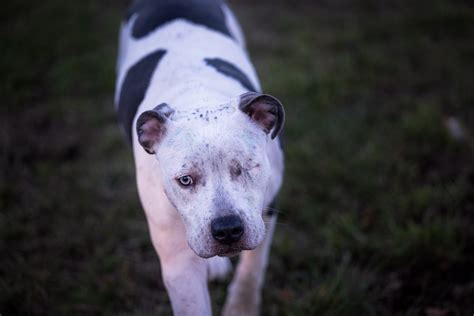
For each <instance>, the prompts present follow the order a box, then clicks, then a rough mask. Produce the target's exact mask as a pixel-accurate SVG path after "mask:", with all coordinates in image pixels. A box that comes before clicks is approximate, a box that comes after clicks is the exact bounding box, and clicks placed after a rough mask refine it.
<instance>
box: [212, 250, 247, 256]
mask: <svg viewBox="0 0 474 316" xmlns="http://www.w3.org/2000/svg"><path fill="white" fill-rule="evenodd" d="M241 251H242V250H237V249H229V250H226V251H223V252H220V253H218V254H217V255H218V256H219V257H234V256H236V255H238V254H239V253H240V252H241Z"/></svg>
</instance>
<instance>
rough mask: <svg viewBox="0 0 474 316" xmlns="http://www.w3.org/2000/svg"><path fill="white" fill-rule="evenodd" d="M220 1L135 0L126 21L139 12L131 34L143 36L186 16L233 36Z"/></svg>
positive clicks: (137, 36) (190, 19)
mask: <svg viewBox="0 0 474 316" xmlns="http://www.w3.org/2000/svg"><path fill="white" fill-rule="evenodd" d="M222 5H223V3H222V1H220V0H159V1H157V0H135V1H134V2H133V4H132V5H131V6H130V8H129V10H128V12H127V21H128V20H129V19H130V18H131V17H132V16H133V15H134V14H138V17H137V19H136V20H135V24H134V25H133V30H132V35H133V37H135V38H142V37H145V36H146V35H148V34H149V33H150V32H152V31H153V30H155V29H156V28H158V27H160V26H162V25H164V24H166V23H168V22H171V21H173V20H176V19H180V18H181V19H186V20H189V21H191V22H193V23H196V24H200V25H204V26H206V27H208V28H210V29H213V30H215V31H217V32H220V33H222V34H224V35H226V36H229V37H232V35H231V33H230V31H229V29H228V27H227V24H226V18H225V14H224V11H223V10H222Z"/></svg>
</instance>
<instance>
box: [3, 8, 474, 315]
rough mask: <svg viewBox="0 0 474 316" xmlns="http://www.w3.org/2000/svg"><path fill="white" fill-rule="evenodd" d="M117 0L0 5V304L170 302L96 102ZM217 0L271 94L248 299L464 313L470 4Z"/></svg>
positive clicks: (19, 307)
mask: <svg viewBox="0 0 474 316" xmlns="http://www.w3.org/2000/svg"><path fill="white" fill-rule="evenodd" d="M127 4H128V1H124V0H121V1H117V0H114V1H112V0H102V1H97V0H82V1H61V0H44V1H33V0H10V1H6V2H5V3H3V4H2V10H1V12H0V17H1V18H0V34H1V52H0V56H1V58H0V74H1V80H0V95H1V106H0V314H1V315H5V316H10V315H149V314H152V313H155V314H159V315H167V314H170V305H169V301H168V298H167V295H166V292H165V290H164V287H163V284H162V282H161V276H160V270H159V265H158V259H157V257H156V255H155V253H154V251H153V248H152V245H151V243H150V241H149V236H148V230H147V226H146V222H145V217H144V214H143V211H142V209H141V207H140V204H139V201H138V197H137V191H136V186H135V179H134V168H133V159H132V155H131V151H130V149H129V148H128V146H127V144H126V142H125V140H124V137H123V136H122V134H121V133H120V130H119V127H118V124H117V120H116V116H115V113H114V109H113V91H114V81H115V57H116V48H117V34H118V26H119V23H120V19H121V17H122V16H123V15H124V12H125V9H126V6H127ZM230 5H231V6H232V7H233V9H234V10H235V11H236V14H237V15H238V17H239V18H240V21H241V24H242V25H243V28H244V30H245V34H246V36H247V41H248V46H249V50H250V55H251V56H252V59H253V62H254V64H255V66H256V68H257V70H258V73H259V75H260V78H261V81H262V83H263V87H264V91H265V92H267V93H270V94H273V95H275V96H277V97H278V98H279V99H281V100H282V101H283V104H284V105H285V107H286V111H287V124H286V127H285V139H284V147H285V151H286V166H287V169H286V181H285V185H284V188H283V190H282V193H281V196H280V204H279V208H278V209H279V225H278V228H277V232H276V236H275V240H274V244H273V247H272V254H271V259H270V264H269V269H268V274H267V279H266V285H265V290H264V296H263V314H264V315H428V316H444V315H472V313H474V229H473V225H474V165H473V162H474V159H473V156H474V138H473V135H474V106H473V105H474V91H473V74H474V3H473V2H472V1H463V0H431V1H428V0H420V1H412V0H399V1H396V0H360V1H350V0H315V1H309V0H307V1H290V0H287V1H284V0H259V1H250V0H245V1H244V0H239V1H237V0H234V1H230ZM225 289H226V284H221V283H215V284H211V291H212V296H213V298H214V299H213V304H214V305H213V308H214V311H215V312H217V311H218V310H220V308H221V307H222V305H223V302H224V297H225Z"/></svg>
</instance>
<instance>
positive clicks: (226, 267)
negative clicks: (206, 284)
mask: <svg viewBox="0 0 474 316" xmlns="http://www.w3.org/2000/svg"><path fill="white" fill-rule="evenodd" d="M231 271H232V263H231V262H230V260H229V258H226V257H217V256H216V257H212V258H209V259H207V272H208V276H209V280H211V281H214V280H224V279H225V278H226V276H227V275H228V274H229V273H230V272H231Z"/></svg>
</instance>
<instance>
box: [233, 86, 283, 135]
mask: <svg viewBox="0 0 474 316" xmlns="http://www.w3.org/2000/svg"><path fill="white" fill-rule="evenodd" d="M239 109H240V110H241V111H242V112H244V113H246V114H247V115H248V116H250V118H251V119H252V120H253V121H254V122H255V123H257V124H258V125H260V127H262V128H263V130H264V131H265V133H267V134H269V133H270V131H272V130H273V131H272V134H271V137H272V139H274V138H275V137H276V136H277V135H278V133H279V132H280V130H281V128H282V127H283V123H284V122H285V111H284V110H283V105H282V104H281V102H280V101H278V99H277V98H275V97H273V96H271V95H268V94H261V93H256V92H246V93H244V94H242V95H241V96H240V103H239Z"/></svg>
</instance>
